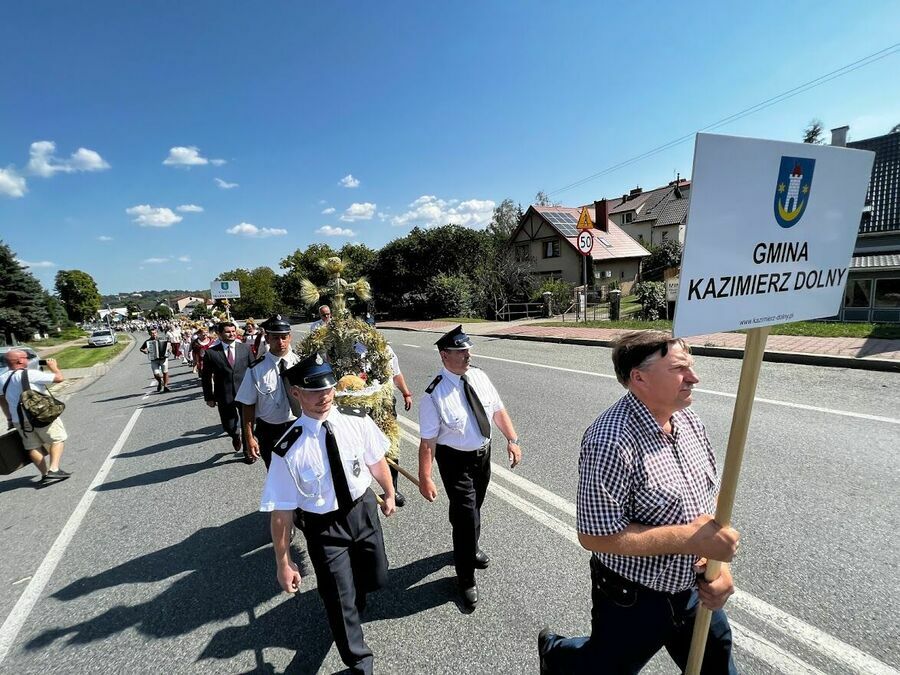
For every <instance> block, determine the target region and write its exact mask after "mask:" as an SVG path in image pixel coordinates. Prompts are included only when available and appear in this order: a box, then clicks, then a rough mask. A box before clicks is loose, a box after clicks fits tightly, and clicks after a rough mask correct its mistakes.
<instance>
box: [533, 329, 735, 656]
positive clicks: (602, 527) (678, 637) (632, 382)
mask: <svg viewBox="0 0 900 675" xmlns="http://www.w3.org/2000/svg"><path fill="white" fill-rule="evenodd" d="M612 359H613V365H614V367H615V370H616V377H617V378H618V380H619V382H620V383H621V384H622V385H623V386H624V387H625V388H626V389H628V393H627V394H626V395H625V396H623V397H622V398H621V399H619V400H618V401H617V402H616V403H615V404H614V405H613V406H612V407H611V408H609V409H608V410H606V411H605V412H604V413H603V414H601V415H600V417H598V418H597V419H596V420H595V421H594V423H593V424H592V425H591V426H590V427H589V428H588V430H587V431H586V432H585V434H584V437H583V438H582V441H581V457H580V459H579V480H578V519H577V521H578V522H577V526H578V539H579V541H580V542H581V545H582V546H583V547H584V548H586V549H587V550H589V551H592V552H593V555H592V556H591V581H592V593H591V596H592V601H593V611H592V620H591V637H578V638H563V637H562V636H559V635H555V634H553V633H550V632H549V631H548V630H547V629H544V630H543V631H541V633H540V635H539V636H538V652H539V658H540V663H541V673H542V674H544V673H599V672H603V673H607V672H608V673H637V672H639V671H640V670H641V668H643V666H644V665H645V664H646V663H647V662H648V661H649V660H650V659H651V658H653V655H654V654H656V652H658V651H659V650H660V649H661V648H663V647H665V648H666V651H668V652H669V655H670V656H671V657H672V659H673V660H674V661H675V662H676V663H677V664H678V666H679V667H681V668H682V670H683V669H684V667H685V665H686V663H687V658H688V652H689V651H690V644H691V634H692V631H693V625H694V616H695V614H696V611H697V604H698V602H699V603H703V605H704V606H706V607H708V608H709V609H711V610H713V614H712V622H711V626H710V633H709V639H708V641H707V644H706V652H705V654H704V660H703V669H702V672H704V673H736V672H737V671H736V669H735V666H734V661H733V659H732V656H731V628H730V626H729V625H728V618H727V617H726V616H725V612H724V610H723V609H722V607H723V606H724V604H725V601H726V600H727V599H728V597H729V596H730V595H731V594H732V593H733V592H734V585H733V583H732V579H731V573H730V571H729V570H728V565H723V566H722V573H721V575H720V576H719V577H718V579H716V580H715V581H712V582H707V581H705V580H704V579H703V578H702V576H699V574H700V573H702V571H703V570H704V569H705V567H704V566H705V563H706V559H713V560H720V561H723V562H728V561H730V560H731V559H732V558H733V557H734V554H735V552H736V551H737V547H738V540H739V538H740V537H739V535H738V533H737V532H736V531H735V530H734V529H732V528H730V527H722V526H721V525H719V523H717V522H716V521H715V520H714V519H713V518H712V516H710V515H709V514H711V513H713V511H714V510H715V505H716V496H717V493H718V489H719V482H718V477H717V475H716V460H715V456H714V455H713V451H712V446H711V445H710V442H709V438H708V437H707V435H706V429H705V427H704V426H703V423H702V422H701V421H700V418H699V417H697V415H696V414H695V413H694V412H693V411H691V410H689V409H688V408H689V406H690V405H691V393H692V391H691V390H692V389H693V386H694V385H695V384H696V383H697V382H699V379H698V378H697V375H696V374H695V373H694V368H693V365H694V361H693V358H692V357H691V355H690V351H689V348H688V346H687V345H686V344H685V343H684V341H682V340H676V339H673V338H672V337H671V336H670V335H669V334H668V333H663V332H661V331H641V332H636V333H629V334H627V335H625V336H623V337H622V338H621V339H620V340H619V341H618V342H617V344H616V346H615V348H614V349H613V354H612Z"/></svg>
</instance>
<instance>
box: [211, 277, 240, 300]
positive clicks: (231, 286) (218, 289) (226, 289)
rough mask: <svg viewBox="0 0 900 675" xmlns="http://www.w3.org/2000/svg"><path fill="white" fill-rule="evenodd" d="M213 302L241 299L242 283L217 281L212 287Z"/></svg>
mask: <svg viewBox="0 0 900 675" xmlns="http://www.w3.org/2000/svg"><path fill="white" fill-rule="evenodd" d="M209 287H210V290H211V291H212V299H213V300H224V299H226V298H239V297H241V282H240V281H227V280H224V281H223V280H219V279H216V280H215V281H213V282H212V283H211V284H210V285H209Z"/></svg>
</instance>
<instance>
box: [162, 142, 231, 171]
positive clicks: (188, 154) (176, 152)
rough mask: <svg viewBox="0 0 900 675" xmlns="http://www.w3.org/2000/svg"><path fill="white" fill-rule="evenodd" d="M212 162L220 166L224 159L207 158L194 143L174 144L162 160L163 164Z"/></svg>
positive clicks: (195, 164) (202, 163) (199, 164)
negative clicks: (185, 144)
mask: <svg viewBox="0 0 900 675" xmlns="http://www.w3.org/2000/svg"><path fill="white" fill-rule="evenodd" d="M210 163H211V164H214V165H215V166H221V165H222V164H224V163H225V160H224V159H213V160H210V159H207V158H206V157H204V156H203V155H201V154H200V148H198V147H197V146H196V145H189V146H187V147H185V146H183V145H176V146H175V147H174V148H169V156H168V157H166V158H165V159H164V160H163V164H165V165H166V166H185V167H191V166H204V165H206V164H210Z"/></svg>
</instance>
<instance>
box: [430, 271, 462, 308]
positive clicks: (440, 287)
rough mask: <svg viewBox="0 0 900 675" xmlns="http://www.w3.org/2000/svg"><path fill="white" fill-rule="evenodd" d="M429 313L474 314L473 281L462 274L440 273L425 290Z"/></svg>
mask: <svg viewBox="0 0 900 675" xmlns="http://www.w3.org/2000/svg"><path fill="white" fill-rule="evenodd" d="M425 295H426V297H427V298H428V313H429V314H430V315H431V316H432V317H438V316H472V282H471V281H469V279H468V278H466V277H464V276H462V275H454V274H438V275H437V276H435V277H433V278H432V279H431V281H429V282H428V287H427V289H426V291H425Z"/></svg>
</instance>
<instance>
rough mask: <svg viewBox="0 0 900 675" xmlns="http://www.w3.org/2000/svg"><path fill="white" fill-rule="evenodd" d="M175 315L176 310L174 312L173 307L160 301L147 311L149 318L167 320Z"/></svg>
mask: <svg viewBox="0 0 900 675" xmlns="http://www.w3.org/2000/svg"><path fill="white" fill-rule="evenodd" d="M173 316H175V312H173V311H172V308H171V307H169V306H168V305H167V304H166V303H164V302H161V303H159V304H158V305H157V306H156V307H154V308H153V309H151V310H150V311H149V312H147V318H148V319H162V320H164V321H165V320H167V319H171V318H172V317H173Z"/></svg>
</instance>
